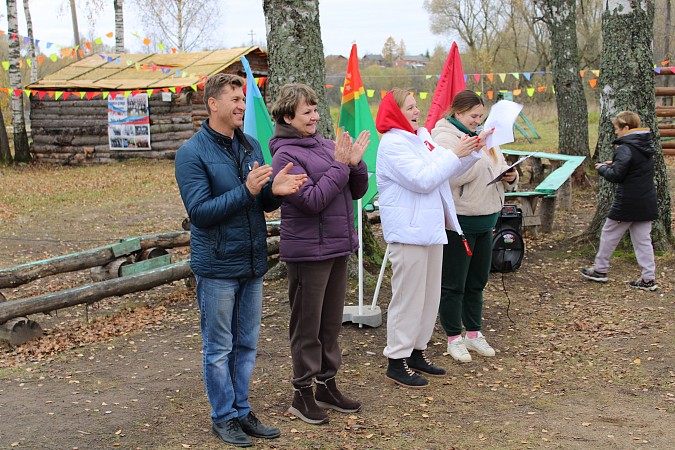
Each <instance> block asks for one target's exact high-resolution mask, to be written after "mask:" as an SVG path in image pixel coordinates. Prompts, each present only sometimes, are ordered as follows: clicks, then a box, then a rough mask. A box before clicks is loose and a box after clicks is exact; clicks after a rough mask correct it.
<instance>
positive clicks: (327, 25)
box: [0, 0, 450, 56]
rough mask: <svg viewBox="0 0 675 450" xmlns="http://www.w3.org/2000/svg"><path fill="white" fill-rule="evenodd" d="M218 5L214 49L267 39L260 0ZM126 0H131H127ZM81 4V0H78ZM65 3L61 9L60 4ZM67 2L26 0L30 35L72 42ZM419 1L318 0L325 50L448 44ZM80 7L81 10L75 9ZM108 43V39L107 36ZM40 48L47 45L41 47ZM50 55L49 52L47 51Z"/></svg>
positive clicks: (136, 45)
mask: <svg viewBox="0 0 675 450" xmlns="http://www.w3.org/2000/svg"><path fill="white" fill-rule="evenodd" d="M212 1H217V2H218V3H220V4H222V13H221V18H220V20H219V26H218V30H217V32H216V33H213V37H212V45H211V47H213V48H218V47H220V48H226V47H238V46H240V45H242V44H243V45H249V44H250V43H251V35H250V33H251V31H253V33H254V34H253V40H254V42H255V43H256V44H258V43H259V42H261V41H264V39H265V17H264V15H263V10H262V3H263V2H262V0H212ZM127 2H129V0H127ZM17 3H19V9H20V11H19V23H20V25H19V30H20V33H21V34H22V35H25V30H26V27H25V19H24V18H23V7H22V4H21V2H17ZM78 3H80V4H82V3H84V0H78ZM106 3H107V5H108V6H107V7H106V9H104V10H103V11H101V13H100V15H99V16H98V17H99V19H98V20H97V22H96V25H95V28H94V29H93V31H94V33H93V36H94V37H97V36H104V35H105V34H106V33H108V32H111V31H113V30H114V14H113V11H112V3H113V2H112V1H107V2H106ZM64 4H65V5H66V6H65V7H64V6H63V5H64ZM67 4H68V2H67V1H66V0H30V7H31V15H32V19H33V34H34V36H35V38H36V39H40V40H41V41H43V42H53V43H54V44H58V45H62V46H69V45H72V42H73V39H72V25H71V20H70V9H69V8H68V7H67ZM422 4H423V0H381V1H380V0H320V2H319V8H320V17H321V35H322V38H323V46H324V53H325V54H327V55H328V54H342V55H345V56H348V55H349V51H350V49H351V44H352V43H353V42H356V44H357V45H358V51H359V55H364V54H366V53H380V52H381V51H382V47H383V45H384V42H385V41H386V39H387V38H388V37H389V36H392V37H393V38H394V39H395V40H396V42H397V43H398V42H400V40H401V39H403V41H404V42H405V45H406V48H407V53H409V54H420V53H425V52H426V51H427V50H429V52H433V50H434V47H435V46H436V45H439V44H440V45H444V46H445V47H448V48H449V44H450V41H449V40H448V38H447V37H444V36H436V35H433V34H432V33H431V32H430V31H429V15H428V13H427V12H426V10H425V9H424V8H423V7H422ZM78 11H79V10H78ZM6 12H7V6H6V2H4V1H3V2H1V3H0V14H2V20H1V21H0V28H1V29H3V30H7V15H6ZM124 20H125V45H126V47H127V48H128V49H129V50H130V51H131V52H140V51H142V50H141V46H142V44H141V42H140V40H139V39H138V38H135V37H133V36H132V33H136V34H139V35H141V36H144V28H143V25H142V24H141V23H140V22H139V20H138V19H137V18H136V17H135V15H134V14H133V9H132V6H131V5H129V6H127V8H126V9H125V17H124ZM79 26H80V33H81V34H83V35H86V36H89V35H90V33H89V32H90V31H91V28H90V25H89V23H88V22H87V19H86V17H85V13H84V11H81V12H79ZM105 42H106V43H111V44H112V42H113V41H112V40H110V39H107V40H105ZM41 47H42V48H43V51H45V47H44V46H41ZM47 53H49V51H47Z"/></svg>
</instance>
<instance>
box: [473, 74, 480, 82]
mask: <svg viewBox="0 0 675 450" xmlns="http://www.w3.org/2000/svg"><path fill="white" fill-rule="evenodd" d="M473 79H474V80H476V83H478V82H479V81H480V74H479V73H474V74H473Z"/></svg>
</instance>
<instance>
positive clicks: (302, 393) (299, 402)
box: [288, 385, 328, 425]
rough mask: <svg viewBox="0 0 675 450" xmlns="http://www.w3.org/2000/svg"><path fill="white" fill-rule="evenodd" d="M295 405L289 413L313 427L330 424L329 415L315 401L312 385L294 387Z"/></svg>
mask: <svg viewBox="0 0 675 450" xmlns="http://www.w3.org/2000/svg"><path fill="white" fill-rule="evenodd" d="M293 390H294V391H295V393H294V394H293V403H292V404H291V407H290V408H288V412H289V413H291V414H293V415H294V416H296V417H299V418H300V419H302V420H303V421H305V422H307V423H311V424H312V425H319V424H322V423H328V414H326V411H324V410H323V409H321V408H319V406H318V405H317V404H316V401H315V400H314V392H313V390H312V385H309V386H302V387H294V388H293Z"/></svg>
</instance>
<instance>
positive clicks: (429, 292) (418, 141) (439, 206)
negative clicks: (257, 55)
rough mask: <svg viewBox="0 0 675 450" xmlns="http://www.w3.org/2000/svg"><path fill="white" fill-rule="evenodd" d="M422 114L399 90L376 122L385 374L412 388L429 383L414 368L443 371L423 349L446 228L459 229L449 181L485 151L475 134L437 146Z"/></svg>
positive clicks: (435, 311) (437, 287)
mask: <svg viewBox="0 0 675 450" xmlns="http://www.w3.org/2000/svg"><path fill="white" fill-rule="evenodd" d="M419 114H420V111H419V109H417V105H416V102H415V98H414V97H413V96H411V95H410V94H409V92H407V91H404V90H399V89H395V90H393V91H390V92H389V93H388V94H387V95H386V96H385V97H384V98H383V99H382V104H381V105H380V109H379V110H378V112H377V119H376V127H377V130H378V131H379V132H380V133H383V135H382V139H381V141H380V146H379V148H378V150H377V169H376V171H377V188H378V191H379V193H380V195H379V205H380V218H381V221H382V232H383V234H384V240H385V241H386V242H387V244H389V254H390V260H391V265H392V270H393V274H392V277H391V285H392V298H391V302H390V303H389V309H388V312H387V346H386V347H385V349H384V356H386V357H387V358H388V367H387V374H386V376H387V379H388V380H390V381H391V382H393V383H397V384H400V385H402V386H407V387H413V388H421V387H425V386H427V385H428V384H429V382H428V381H427V380H426V379H425V378H423V377H421V376H420V375H418V374H416V373H415V372H414V371H413V369H414V370H416V371H419V372H423V373H426V374H428V375H435V376H442V375H445V370H444V369H442V368H440V367H437V366H435V365H433V364H432V363H431V362H430V361H429V359H428V358H427V357H426V354H425V350H426V347H427V343H428V342H429V339H431V334H432V332H433V328H434V324H435V322H436V315H437V314H438V304H439V299H440V285H441V265H442V258H443V244H445V243H446V242H447V237H446V234H445V229H446V228H449V229H452V230H455V231H456V232H457V233H460V234H461V228H460V226H459V222H458V220H457V217H456V215H455V207H454V204H453V200H452V193H451V192H450V185H449V184H448V178H450V177H451V176H453V175H456V174H459V173H462V172H463V171H465V170H467V169H468V168H470V167H471V165H472V164H474V163H475V162H476V161H478V160H480V154H477V153H473V152H474V151H475V150H478V149H479V148H480V144H479V142H480V141H479V139H478V138H477V137H474V138H469V137H468V136H467V137H465V138H463V139H462V140H461V142H460V144H459V145H458V146H457V148H455V150H454V152H453V151H450V150H446V149H444V148H442V147H437V146H436V144H435V143H434V142H433V140H432V139H431V135H430V134H429V132H428V131H427V130H426V129H425V128H419V125H418V123H417V119H418V117H419ZM469 155H471V156H469ZM464 157H466V158H464ZM460 158H461V159H460Z"/></svg>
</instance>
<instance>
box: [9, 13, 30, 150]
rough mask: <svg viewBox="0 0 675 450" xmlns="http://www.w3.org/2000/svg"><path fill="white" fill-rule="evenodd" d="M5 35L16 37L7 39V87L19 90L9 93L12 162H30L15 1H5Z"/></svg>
mask: <svg viewBox="0 0 675 450" xmlns="http://www.w3.org/2000/svg"><path fill="white" fill-rule="evenodd" d="M7 34H8V35H9V36H10V37H11V36H13V35H14V36H16V39H11V38H10V39H9V87H10V89H11V90H12V91H15V90H19V93H18V94H15V93H14V92H10V94H9V95H10V97H11V101H10V103H11V109H12V125H13V127H14V161H15V162H26V163H27V162H30V161H31V155H30V147H29V145H28V134H27V133H26V121H25V119H24V114H23V94H22V93H21V89H23V86H22V85H21V71H20V69H19V62H20V61H21V49H20V43H19V37H18V36H19V23H18V20H17V9H16V0H7Z"/></svg>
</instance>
